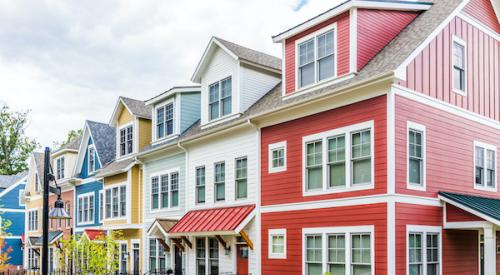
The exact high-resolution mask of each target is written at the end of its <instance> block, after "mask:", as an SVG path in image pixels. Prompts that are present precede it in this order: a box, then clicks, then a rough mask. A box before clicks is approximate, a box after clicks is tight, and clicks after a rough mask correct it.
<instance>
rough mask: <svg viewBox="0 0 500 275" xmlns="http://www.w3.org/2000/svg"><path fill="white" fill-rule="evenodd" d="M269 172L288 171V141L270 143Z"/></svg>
mask: <svg viewBox="0 0 500 275" xmlns="http://www.w3.org/2000/svg"><path fill="white" fill-rule="evenodd" d="M268 152H269V153H268V154H269V157H268V163H269V173H277V172H283V171H286V141H281V142H277V143H273V144H269V151H268Z"/></svg>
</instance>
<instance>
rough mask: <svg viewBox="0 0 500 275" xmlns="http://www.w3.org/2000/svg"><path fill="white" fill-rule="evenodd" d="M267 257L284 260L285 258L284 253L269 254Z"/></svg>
mask: <svg viewBox="0 0 500 275" xmlns="http://www.w3.org/2000/svg"><path fill="white" fill-rule="evenodd" d="M267 258H268V259H274V260H284V259H286V255H284V254H269V256H268V257H267Z"/></svg>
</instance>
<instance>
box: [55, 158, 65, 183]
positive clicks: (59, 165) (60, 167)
mask: <svg viewBox="0 0 500 275" xmlns="http://www.w3.org/2000/svg"><path fill="white" fill-rule="evenodd" d="M56 172H57V173H56V179H63V178H64V157H60V158H58V159H57V160H56Z"/></svg>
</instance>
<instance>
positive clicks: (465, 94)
mask: <svg viewBox="0 0 500 275" xmlns="http://www.w3.org/2000/svg"><path fill="white" fill-rule="evenodd" d="M455 43H457V44H459V45H461V46H463V47H464V90H463V91H462V90H460V89H457V88H455V84H454V79H455V73H454V70H453V68H454V65H453V54H454V52H453V50H454V49H453V48H454V46H455V45H454V44H455ZM450 47H451V50H450V58H451V59H450V69H451V87H452V91H453V92H455V93H457V94H459V95H461V96H467V43H466V42H465V41H464V40H462V39H460V38H459V37H458V36H456V35H452V37H451V43H450Z"/></svg>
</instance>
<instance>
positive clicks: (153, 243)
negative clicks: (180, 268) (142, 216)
mask: <svg viewBox="0 0 500 275" xmlns="http://www.w3.org/2000/svg"><path fill="white" fill-rule="evenodd" d="M166 270H167V255H166V252H165V248H164V247H163V245H162V244H161V243H160V241H159V240H157V239H149V273H150V274H153V273H162V272H166Z"/></svg>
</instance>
